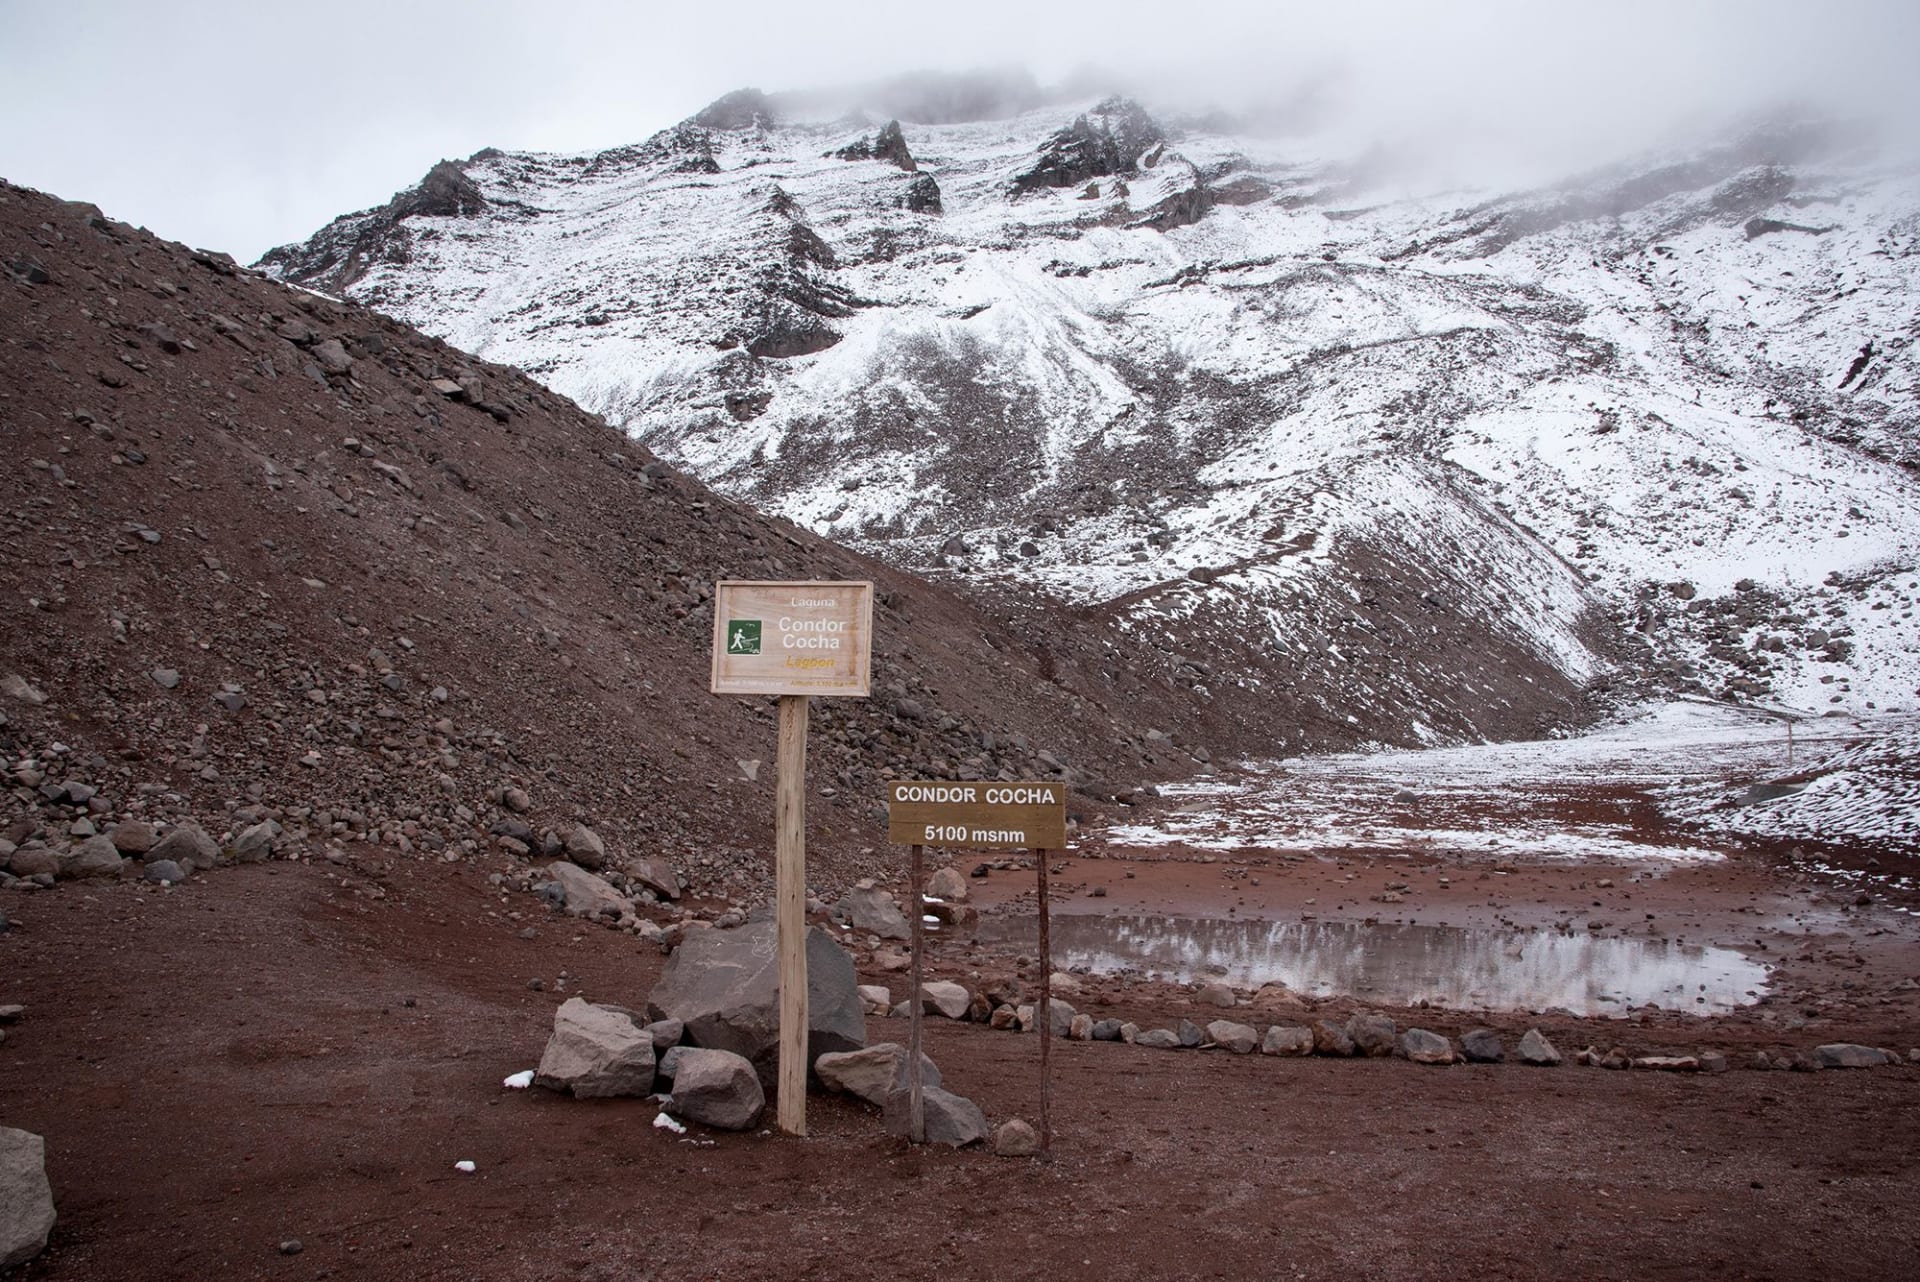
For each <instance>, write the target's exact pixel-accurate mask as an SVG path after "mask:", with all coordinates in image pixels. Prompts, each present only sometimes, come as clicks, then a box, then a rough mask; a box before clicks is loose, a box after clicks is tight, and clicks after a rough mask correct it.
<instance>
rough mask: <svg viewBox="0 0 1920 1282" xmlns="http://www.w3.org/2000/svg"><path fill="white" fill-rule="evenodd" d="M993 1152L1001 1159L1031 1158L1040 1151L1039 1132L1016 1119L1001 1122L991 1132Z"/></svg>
mask: <svg viewBox="0 0 1920 1282" xmlns="http://www.w3.org/2000/svg"><path fill="white" fill-rule="evenodd" d="M993 1151H994V1152H995V1153H997V1154H999V1155H1000V1156H1001V1157H1032V1156H1033V1155H1034V1154H1035V1153H1038V1152H1039V1151H1040V1132H1038V1131H1036V1130H1034V1129H1033V1127H1032V1126H1030V1125H1028V1124H1027V1123H1026V1122H1023V1121H1021V1120H1020V1119H1019V1118H1017V1117H1016V1118H1013V1119H1011V1120H1009V1121H1005V1122H1002V1123H1000V1125H998V1126H996V1127H995V1128H994V1130H993Z"/></svg>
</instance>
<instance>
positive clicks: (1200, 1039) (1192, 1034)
mask: <svg viewBox="0 0 1920 1282" xmlns="http://www.w3.org/2000/svg"><path fill="white" fill-rule="evenodd" d="M1178 1035H1179V1038H1180V1045H1182V1046H1183V1047H1185V1048H1186V1049H1188V1050H1192V1049H1193V1048H1194V1047H1196V1046H1204V1045H1206V1042H1207V1030H1206V1029H1204V1028H1202V1027H1200V1025H1198V1024H1196V1023H1194V1022H1193V1021H1192V1020H1190V1019H1183V1020H1181V1021H1180V1028H1179V1033H1178Z"/></svg>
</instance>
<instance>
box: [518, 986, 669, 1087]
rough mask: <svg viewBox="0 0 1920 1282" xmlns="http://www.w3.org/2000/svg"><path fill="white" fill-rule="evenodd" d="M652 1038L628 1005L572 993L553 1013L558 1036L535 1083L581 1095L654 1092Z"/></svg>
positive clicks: (549, 1045) (549, 1046) (549, 1044)
mask: <svg viewBox="0 0 1920 1282" xmlns="http://www.w3.org/2000/svg"><path fill="white" fill-rule="evenodd" d="M653 1070H654V1060H653V1038H652V1036H650V1035H649V1034H648V1033H647V1031H646V1030H645V1029H643V1028H641V1027H639V1026H638V1025H637V1024H635V1023H634V1022H633V1016H631V1015H629V1014H628V1013H627V1012H625V1011H623V1010H617V1009H614V1008H611V1007H607V1006H596V1005H594V1004H593V1003H592V1002H589V1001H586V1000H585V999H583V998H579V997H574V998H569V999H568V1000H567V1002H566V1003H565V1004H564V1005H562V1006H561V1007H560V1009H559V1010H557V1011H555V1012H554V1013H553V1035H552V1036H551V1037H549V1038H548V1039H547V1049H546V1053H545V1054H543V1055H541V1056H540V1067H539V1068H538V1069H536V1070H535V1071H534V1077H533V1080H534V1083H535V1084H536V1085H539V1086H545V1087H547V1088H548V1089H550V1090H556V1091H570V1092H572V1094H573V1095H574V1097H575V1098H576V1099H603V1098H606V1097H608V1096H615V1095H650V1094H652V1093H653Z"/></svg>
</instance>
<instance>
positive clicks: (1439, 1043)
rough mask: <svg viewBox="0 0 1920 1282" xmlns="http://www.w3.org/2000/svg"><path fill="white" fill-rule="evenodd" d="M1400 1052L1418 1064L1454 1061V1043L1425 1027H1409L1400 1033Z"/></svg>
mask: <svg viewBox="0 0 1920 1282" xmlns="http://www.w3.org/2000/svg"><path fill="white" fill-rule="evenodd" d="M1400 1053H1401V1054H1403V1055H1405V1056H1406V1057H1407V1058H1408V1059H1410V1060H1412V1061H1413V1062H1414V1063H1416V1064H1451V1063H1453V1043H1452V1042H1450V1041H1448V1040H1447V1039H1446V1038H1444V1037H1442V1036H1440V1034H1438V1033H1430V1032H1428V1031H1427V1030H1426V1029H1424V1028H1409V1029H1408V1030H1407V1031H1406V1032H1404V1033H1402V1034H1400Z"/></svg>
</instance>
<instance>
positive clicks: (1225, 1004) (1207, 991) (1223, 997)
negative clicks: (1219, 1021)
mask: <svg viewBox="0 0 1920 1282" xmlns="http://www.w3.org/2000/svg"><path fill="white" fill-rule="evenodd" d="M1198 1000H1199V1002H1200V1003H1201V1004H1202V1005H1204V1006H1218V1007H1220V1008H1221V1009H1222V1010H1232V1009H1233V1008H1234V1006H1235V1005H1237V1004H1238V1003H1239V1000H1240V999H1239V998H1238V997H1235V996H1234V995H1233V988H1232V986H1231V985H1228V984H1220V983H1213V984H1202V985H1201V986H1200V992H1199V994H1198Z"/></svg>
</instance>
